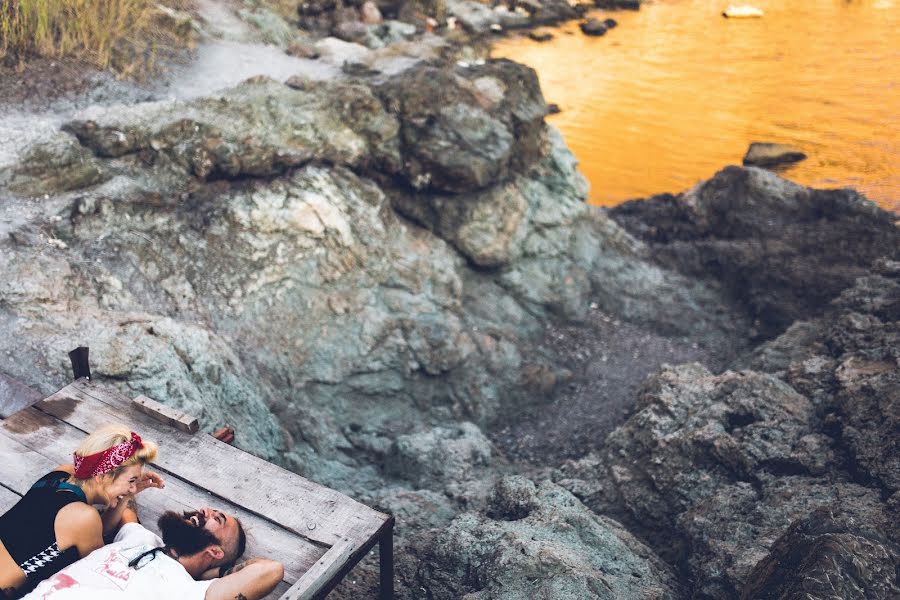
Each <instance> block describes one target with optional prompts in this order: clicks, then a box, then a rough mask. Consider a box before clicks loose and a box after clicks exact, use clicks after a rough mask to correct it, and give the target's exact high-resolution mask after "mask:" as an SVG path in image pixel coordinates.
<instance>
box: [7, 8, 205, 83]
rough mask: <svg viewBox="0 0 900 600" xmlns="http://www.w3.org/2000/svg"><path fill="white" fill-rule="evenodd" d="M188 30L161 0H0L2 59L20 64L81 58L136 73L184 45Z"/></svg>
mask: <svg viewBox="0 0 900 600" xmlns="http://www.w3.org/2000/svg"><path fill="white" fill-rule="evenodd" d="M178 3H180V4H183V0H178ZM185 29H187V31H186V30H185ZM189 29H190V24H189V23H188V24H187V25H185V24H184V23H179V22H177V20H173V19H172V18H170V17H166V16H165V14H164V13H163V12H161V11H160V10H159V8H158V7H157V2H156V0H0V58H5V59H7V60H9V59H12V60H14V61H16V62H19V63H21V62H23V61H24V60H26V59H27V58H28V57H32V56H42V57H55V58H61V57H77V58H81V59H86V60H88V61H90V62H92V63H94V64H95V65H97V66H98V67H101V68H111V69H113V70H115V71H117V72H118V73H120V74H122V75H131V74H136V73H138V72H140V71H143V70H144V69H145V68H147V67H149V66H152V64H153V62H154V61H155V60H156V57H157V53H158V52H159V50H160V49H161V48H168V47H174V46H177V45H181V44H183V43H184V42H185V40H186V38H187V37H188V36H189V35H190V31H189Z"/></svg>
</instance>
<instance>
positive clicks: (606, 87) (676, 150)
mask: <svg viewBox="0 0 900 600" xmlns="http://www.w3.org/2000/svg"><path fill="white" fill-rule="evenodd" d="M733 3H734V4H743V2H733ZM728 4H729V2H728V0H656V1H655V2H653V3H650V4H645V5H644V6H643V7H642V8H641V10H640V11H637V12H631V11H620V12H610V13H607V12H602V11H598V12H596V13H592V15H591V16H597V17H600V18H606V17H610V16H611V17H613V18H615V19H616V20H617V21H618V22H619V26H618V27H617V28H615V29H612V30H610V31H609V32H608V33H607V34H606V35H605V36H604V37H600V38H591V37H587V36H584V35H582V34H581V32H580V31H579V29H578V24H577V23H576V22H572V23H567V24H565V25H563V26H562V27H560V28H558V29H556V30H554V32H555V34H556V37H555V38H554V39H553V40H552V41H550V42H545V43H538V42H534V41H531V40H529V39H528V38H525V37H519V38H511V39H507V40H503V41H500V42H498V43H497V44H496V46H495V48H494V52H493V56H497V57H507V58H511V59H513V60H516V61H518V62H522V63H525V64H527V65H530V66H531V67H533V68H534V69H535V70H536V71H537V72H538V75H539V77H540V80H541V86H542V89H543V91H544V96H545V97H546V99H547V101H548V102H555V103H557V104H559V106H560V108H561V109H562V111H563V112H562V113H561V114H559V115H555V116H552V117H549V119H548V120H549V121H550V123H552V124H553V125H556V126H557V127H559V129H560V130H561V131H562V132H563V135H564V136H565V138H566V141H567V143H568V145H569V147H570V148H571V149H572V150H573V152H574V153H575V155H576V156H577V157H578V159H579V160H580V161H581V169H582V171H583V172H584V174H585V175H586V176H587V177H588V179H589V180H590V182H591V198H590V201H591V202H592V203H594V204H599V205H607V206H608V205H614V204H618V203H620V202H622V201H623V200H626V199H630V198H639V197H646V196H649V195H652V194H657V193H661V192H678V191H681V190H685V189H687V188H689V187H691V186H693V185H694V184H695V183H697V182H698V181H701V180H703V179H707V178H709V177H710V176H712V175H713V173H715V172H716V171H717V170H718V169H720V168H722V167H723V166H725V165H727V164H740V162H741V158H742V157H743V155H744V152H746V149H747V146H748V145H749V144H750V142H753V141H765V142H778V143H785V144H793V145H796V146H799V147H800V148H802V149H803V150H804V151H805V152H806V154H807V155H808V156H809V158H807V159H806V160H805V161H803V162H801V163H798V164H797V165H795V166H792V167H790V168H788V169H786V170H784V171H783V172H782V175H783V176H785V177H787V178H788V179H791V180H793V181H797V182H799V183H802V184H805V185H811V186H814V187H845V186H852V187H854V188H856V189H858V190H860V191H861V192H863V193H864V194H865V195H866V196H867V197H869V198H870V199H872V200H874V201H876V202H877V203H878V204H880V205H881V206H883V207H885V208H888V209H891V210H894V211H897V212H900V0H753V1H752V2H748V4H752V5H753V6H756V7H758V8H761V9H762V10H764V11H765V16H763V17H762V18H760V19H725V18H723V17H722V16H721V12H722V10H723V9H724V8H725V7H726V6H727V5H728Z"/></svg>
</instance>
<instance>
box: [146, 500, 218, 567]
mask: <svg viewBox="0 0 900 600" xmlns="http://www.w3.org/2000/svg"><path fill="white" fill-rule="evenodd" d="M156 524H157V525H158V526H159V531H160V533H162V539H163V543H164V544H165V545H166V548H170V549H172V550H174V551H175V553H176V554H177V555H178V556H191V555H192V554H197V553H198V552H200V551H201V550H203V549H204V548H206V547H207V546H221V545H222V542H220V541H219V540H218V539H216V536H214V535H213V534H212V533H211V532H210V531H208V530H207V529H204V528H203V527H195V526H194V525H191V524H190V523H188V522H186V521H185V519H184V516H183V515H179V514H178V513H177V512H174V511H171V510H170V511H166V512H164V513H163V514H162V516H161V517H160V518H159V521H157V523H156Z"/></svg>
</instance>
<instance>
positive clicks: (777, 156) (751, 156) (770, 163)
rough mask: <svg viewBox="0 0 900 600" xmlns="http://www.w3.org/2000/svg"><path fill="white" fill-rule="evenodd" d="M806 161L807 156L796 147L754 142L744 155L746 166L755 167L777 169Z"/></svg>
mask: <svg viewBox="0 0 900 600" xmlns="http://www.w3.org/2000/svg"><path fill="white" fill-rule="evenodd" d="M804 159H806V154H804V153H803V151H802V150H800V148H797V147H796V146H789V145H787V144H771V143H767V142H753V143H752V144H750V147H749V148H747V154H745V155H744V161H743V162H744V165H745V166H753V167H776V166H778V165H784V164H790V163H795V162H799V161H801V160H804Z"/></svg>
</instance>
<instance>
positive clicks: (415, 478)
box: [385, 423, 491, 489]
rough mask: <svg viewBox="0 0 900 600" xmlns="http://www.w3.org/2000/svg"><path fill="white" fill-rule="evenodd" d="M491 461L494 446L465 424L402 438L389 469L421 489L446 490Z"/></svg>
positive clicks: (473, 426) (388, 462)
mask: <svg viewBox="0 0 900 600" xmlns="http://www.w3.org/2000/svg"><path fill="white" fill-rule="evenodd" d="M490 458H491V443H490V442H489V441H488V439H487V438H486V437H485V435H484V434H483V433H482V432H481V430H480V429H479V428H478V427H477V426H476V425H474V424H472V423H461V424H460V425H458V426H457V427H453V428H446V427H437V428H435V429H431V430H429V431H426V432H423V433H416V434H409V435H403V436H400V437H398V438H397V440H396V442H395V444H394V448H393V449H392V451H391V453H390V455H389V456H388V457H387V459H386V461H385V467H386V468H387V470H388V471H389V472H391V473H394V474H397V475H401V476H402V477H404V478H407V479H409V480H410V481H412V483H413V485H414V486H416V487H417V488H424V489H442V488H443V487H445V486H447V485H448V484H458V483H460V482H464V481H466V480H467V479H469V478H470V477H471V476H472V475H473V472H474V469H475V468H476V467H479V466H484V465H485V464H487V462H488V461H489V459H490Z"/></svg>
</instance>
